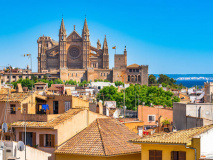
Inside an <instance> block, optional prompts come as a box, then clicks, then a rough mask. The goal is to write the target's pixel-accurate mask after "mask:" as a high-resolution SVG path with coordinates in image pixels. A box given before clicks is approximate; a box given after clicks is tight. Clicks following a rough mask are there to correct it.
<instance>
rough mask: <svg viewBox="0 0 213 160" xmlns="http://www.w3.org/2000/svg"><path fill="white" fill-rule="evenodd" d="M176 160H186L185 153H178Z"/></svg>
mask: <svg viewBox="0 0 213 160" xmlns="http://www.w3.org/2000/svg"><path fill="white" fill-rule="evenodd" d="M178 157H179V158H178V160H186V152H178Z"/></svg>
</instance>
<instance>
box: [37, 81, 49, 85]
mask: <svg viewBox="0 0 213 160" xmlns="http://www.w3.org/2000/svg"><path fill="white" fill-rule="evenodd" d="M35 84H37V85H46V84H47V83H44V82H37V83H35Z"/></svg>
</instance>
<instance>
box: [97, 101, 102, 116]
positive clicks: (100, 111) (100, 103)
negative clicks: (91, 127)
mask: <svg viewBox="0 0 213 160" xmlns="http://www.w3.org/2000/svg"><path fill="white" fill-rule="evenodd" d="M98 106H99V114H103V105H102V102H98Z"/></svg>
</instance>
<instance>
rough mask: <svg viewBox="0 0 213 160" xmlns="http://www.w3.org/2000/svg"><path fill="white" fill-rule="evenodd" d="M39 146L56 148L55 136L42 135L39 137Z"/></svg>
mask: <svg viewBox="0 0 213 160" xmlns="http://www.w3.org/2000/svg"><path fill="white" fill-rule="evenodd" d="M39 146H40V147H54V146H55V135H53V134H40V135H39Z"/></svg>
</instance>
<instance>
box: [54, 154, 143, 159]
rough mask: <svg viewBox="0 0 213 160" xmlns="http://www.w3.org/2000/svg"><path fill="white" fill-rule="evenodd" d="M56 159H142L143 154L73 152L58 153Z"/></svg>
mask: <svg viewBox="0 0 213 160" xmlns="http://www.w3.org/2000/svg"><path fill="white" fill-rule="evenodd" d="M55 160H141V154H140V153H136V154H127V155H122V156H112V157H101V156H100V157H98V156H83V155H72V154H56V155H55Z"/></svg>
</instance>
